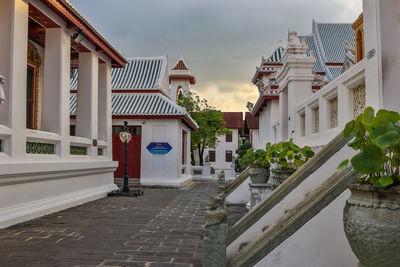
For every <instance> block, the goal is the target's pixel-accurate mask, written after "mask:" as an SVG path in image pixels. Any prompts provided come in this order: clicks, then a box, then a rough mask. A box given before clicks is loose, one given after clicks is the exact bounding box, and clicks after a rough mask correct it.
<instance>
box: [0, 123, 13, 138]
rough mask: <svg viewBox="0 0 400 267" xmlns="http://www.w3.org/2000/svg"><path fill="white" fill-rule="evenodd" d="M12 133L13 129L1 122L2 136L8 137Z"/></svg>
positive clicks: (0, 134)
mask: <svg viewBox="0 0 400 267" xmlns="http://www.w3.org/2000/svg"><path fill="white" fill-rule="evenodd" d="M10 135H12V130H11V129H10V128H9V127H7V126H5V125H2V124H0V137H7V136H10Z"/></svg>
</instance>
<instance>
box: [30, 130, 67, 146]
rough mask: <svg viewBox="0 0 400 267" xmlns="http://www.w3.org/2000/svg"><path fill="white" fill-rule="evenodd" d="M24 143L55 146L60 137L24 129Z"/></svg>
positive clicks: (54, 134)
mask: <svg viewBox="0 0 400 267" xmlns="http://www.w3.org/2000/svg"><path fill="white" fill-rule="evenodd" d="M26 141H28V142H40V143H49V144H55V143H58V142H60V141H61V136H60V135H58V134H56V133H51V132H44V131H38V130H32V129H26Z"/></svg>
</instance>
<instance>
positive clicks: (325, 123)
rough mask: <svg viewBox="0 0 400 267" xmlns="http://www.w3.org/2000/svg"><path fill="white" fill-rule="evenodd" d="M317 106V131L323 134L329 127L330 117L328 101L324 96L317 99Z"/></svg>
mask: <svg viewBox="0 0 400 267" xmlns="http://www.w3.org/2000/svg"><path fill="white" fill-rule="evenodd" d="M318 106H319V133H320V134H321V135H323V134H324V133H325V132H326V131H327V130H328V129H329V128H330V127H331V125H330V124H331V117H330V111H329V107H328V101H327V100H326V99H325V98H324V97H320V98H319V100H318Z"/></svg>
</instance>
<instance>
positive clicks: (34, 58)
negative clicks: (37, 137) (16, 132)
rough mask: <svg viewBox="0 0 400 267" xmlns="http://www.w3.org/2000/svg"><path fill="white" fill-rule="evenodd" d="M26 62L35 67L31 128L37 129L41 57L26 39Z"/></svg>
mask: <svg viewBox="0 0 400 267" xmlns="http://www.w3.org/2000/svg"><path fill="white" fill-rule="evenodd" d="M28 64H30V65H32V66H34V67H35V88H34V94H35V96H34V97H35V104H34V111H33V112H34V116H33V129H35V130H37V128H38V112H39V108H38V102H39V68H40V65H41V64H42V59H41V58H40V54H39V52H38V50H37V49H36V47H35V45H34V44H32V42H30V41H28Z"/></svg>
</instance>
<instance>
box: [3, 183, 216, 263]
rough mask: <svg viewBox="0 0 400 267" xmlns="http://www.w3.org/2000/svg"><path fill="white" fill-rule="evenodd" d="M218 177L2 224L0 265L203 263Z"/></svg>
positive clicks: (106, 199) (148, 190) (103, 200)
mask: <svg viewBox="0 0 400 267" xmlns="http://www.w3.org/2000/svg"><path fill="white" fill-rule="evenodd" d="M215 192H216V184H215V183H214V182H196V183H192V184H191V185H189V186H186V187H185V188H182V189H145V194H144V195H143V196H141V197H138V198H128V197H107V198H103V199H100V200H97V201H93V202H90V203H87V204H84V205H81V206H78V207H74V208H71V209H68V210H65V211H61V212H58V213H54V214H51V215H47V216H44V217H42V218H38V219H35V220H32V221H29V222H25V223H21V224H18V225H15V226H12V227H10V228H7V229H4V230H0V266H7V267H13V266H150V267H157V266H182V267H183V266H201V252H202V241H201V237H200V230H201V226H202V224H203V222H204V214H205V212H206V209H207V205H208V201H209V195H211V194H214V193H215Z"/></svg>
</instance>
